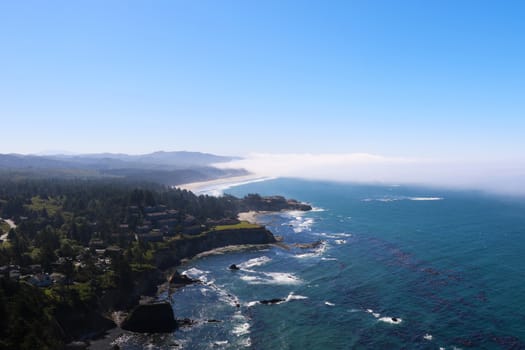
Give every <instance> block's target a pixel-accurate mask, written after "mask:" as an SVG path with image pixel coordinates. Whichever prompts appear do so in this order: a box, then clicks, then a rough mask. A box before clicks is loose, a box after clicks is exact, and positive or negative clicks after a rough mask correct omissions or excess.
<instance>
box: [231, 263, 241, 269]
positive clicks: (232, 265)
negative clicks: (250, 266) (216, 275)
mask: <svg viewBox="0 0 525 350" xmlns="http://www.w3.org/2000/svg"><path fill="white" fill-rule="evenodd" d="M229 269H230V270H240V269H239V266H237V265H235V264H231V265H230V267H229Z"/></svg>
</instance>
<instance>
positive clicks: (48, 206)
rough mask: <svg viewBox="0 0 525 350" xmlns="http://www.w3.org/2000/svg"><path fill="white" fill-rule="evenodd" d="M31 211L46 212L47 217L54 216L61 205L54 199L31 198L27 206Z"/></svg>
mask: <svg viewBox="0 0 525 350" xmlns="http://www.w3.org/2000/svg"><path fill="white" fill-rule="evenodd" d="M27 207H28V208H29V209H31V210H33V211H42V210H44V209H45V210H46V211H47V214H48V215H55V213H56V212H57V211H58V210H59V209H61V208H62V204H61V203H60V201H59V200H58V199H56V198H50V199H42V198H40V197H39V196H35V197H33V198H31V204H29V205H28V206H27Z"/></svg>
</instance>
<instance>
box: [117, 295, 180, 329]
mask: <svg viewBox="0 0 525 350" xmlns="http://www.w3.org/2000/svg"><path fill="white" fill-rule="evenodd" d="M121 328H122V329H125V330H128V331H132V332H140V333H168V332H172V331H173V330H175V328H177V321H176V320H175V317H174V316H173V309H172V308H171V304H170V303H168V302H161V303H154V304H140V305H138V306H137V307H135V308H134V309H133V310H132V311H131V313H130V314H129V315H128V317H127V318H126V319H125V320H124V322H122V325H121Z"/></svg>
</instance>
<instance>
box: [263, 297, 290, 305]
mask: <svg viewBox="0 0 525 350" xmlns="http://www.w3.org/2000/svg"><path fill="white" fill-rule="evenodd" d="M283 301H285V299H281V298H274V299H268V300H261V301H259V303H261V304H264V305H271V304H277V303H280V302H283Z"/></svg>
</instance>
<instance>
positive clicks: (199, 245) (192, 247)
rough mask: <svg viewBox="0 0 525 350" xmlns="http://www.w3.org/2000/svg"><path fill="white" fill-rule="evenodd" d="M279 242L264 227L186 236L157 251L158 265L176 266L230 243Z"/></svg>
mask: <svg viewBox="0 0 525 350" xmlns="http://www.w3.org/2000/svg"><path fill="white" fill-rule="evenodd" d="M275 242H277V241H276V239H275V237H274V236H273V234H272V233H271V232H270V231H268V230H267V229H266V228H264V227H262V226H261V227H254V228H241V229H239V228H236V229H231V230H217V231H213V230H212V231H209V232H206V233H202V234H200V235H198V236H184V238H183V239H178V240H174V241H172V242H170V247H169V248H166V249H163V250H162V251H159V252H157V254H156V256H155V260H156V262H157V264H158V266H163V267H167V266H170V265H171V266H175V265H178V264H179V263H180V261H181V260H182V259H189V258H192V257H194V256H195V255H197V254H200V253H203V252H206V251H209V250H213V249H217V248H222V247H226V246H230V245H251V244H271V243H275Z"/></svg>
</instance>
